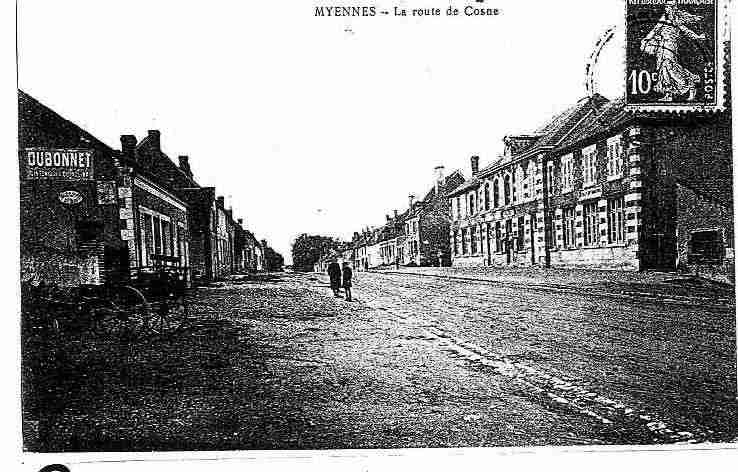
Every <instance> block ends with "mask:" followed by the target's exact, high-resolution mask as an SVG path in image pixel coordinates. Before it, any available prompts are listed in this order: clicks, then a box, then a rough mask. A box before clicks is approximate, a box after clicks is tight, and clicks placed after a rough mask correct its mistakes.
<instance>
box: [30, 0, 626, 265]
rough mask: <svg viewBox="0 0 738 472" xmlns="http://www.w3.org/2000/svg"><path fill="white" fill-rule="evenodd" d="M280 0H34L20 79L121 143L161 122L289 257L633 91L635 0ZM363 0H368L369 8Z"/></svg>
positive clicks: (172, 140) (170, 150)
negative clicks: (399, 10)
mask: <svg viewBox="0 0 738 472" xmlns="http://www.w3.org/2000/svg"><path fill="white" fill-rule="evenodd" d="M342 4H346V5H349V4H351V3H349V2H346V1H344V0H333V1H330V2H326V3H322V2H320V1H318V0H299V1H298V0H295V1H287V0H282V1H279V2H232V1H224V0H209V1H188V2H181V1H180V2H175V1H154V0H148V1H140V0H125V1H118V0H107V1H105V2H100V1H95V0H65V1H63V2H59V1H54V0H43V1H42V0H20V2H19V7H18V58H19V62H18V74H19V76H18V82H19V87H20V88H21V89H23V90H24V91H26V92H27V93H29V94H31V95H32V96H34V97H35V98H37V99H38V100H40V101H41V102H42V103H44V104H45V105H47V106H49V107H51V108H52V109H54V110H55V111H57V112H58V113H60V114H61V115H62V116H64V117H65V118H67V119H69V120H71V121H73V122H75V123H77V124H78V125H80V126H82V127H83V128H85V129H86V130H87V131H89V132H91V133H92V134H93V135H95V136H96V137H98V138H99V139H101V140H102V141H103V142H105V143H107V144H109V145H110V146H112V147H114V148H116V149H119V148H120V135H121V134H135V135H136V136H138V138H139V139H141V138H143V137H144V136H145V135H146V131H147V130H148V129H159V130H160V131H161V133H162V138H161V141H162V147H163V150H164V151H165V152H166V153H167V154H168V155H169V156H170V157H171V158H172V159H173V160H175V162H176V159H177V156H178V155H184V154H186V155H189V156H190V162H191V166H192V169H193V171H194V173H195V177H196V179H197V180H198V182H199V183H200V184H201V185H204V186H215V187H216V188H217V191H218V193H219V194H220V195H224V196H226V201H227V202H229V203H230V204H231V205H232V206H233V209H234V216H235V217H237V218H243V219H244V221H245V225H246V226H247V227H248V228H249V229H251V230H252V231H253V232H254V233H255V234H256V235H257V237H259V238H265V239H267V240H268V241H269V242H270V245H272V246H273V247H274V248H275V249H277V250H278V251H279V252H281V253H282V254H283V255H284V256H285V257H286V259H287V261H288V263H289V261H290V259H291V258H290V254H289V253H290V246H291V242H292V241H293V240H294V238H295V237H296V236H297V235H298V234H300V233H311V234H324V235H329V236H335V237H340V238H344V239H348V238H350V237H351V234H352V233H353V232H354V231H358V230H360V229H361V228H363V227H365V226H367V225H370V226H371V225H378V224H382V223H383V222H384V218H385V216H384V215H385V214H391V213H392V212H393V210H394V209H397V210H399V211H403V210H404V209H405V208H406V206H407V202H408V194H410V193H414V194H417V195H422V194H424V193H425V192H426V191H427V190H428V189H430V187H431V186H432V184H433V180H434V168H435V167H436V166H439V165H442V166H444V167H445V169H446V173H450V172H452V171H453V170H456V169H460V170H462V172H463V173H464V175H465V176H466V177H467V178H468V177H469V176H470V174H471V172H470V164H469V158H470V156H472V155H479V156H480V158H481V165H482V166H484V165H486V164H487V163H489V162H490V161H491V160H493V159H494V158H495V157H496V156H497V155H499V154H501V153H502V149H503V145H502V140H503V138H504V136H506V135H508V134H515V133H525V132H530V131H532V130H534V129H535V128H537V127H538V126H540V125H541V124H542V123H544V122H545V121H547V120H548V119H549V118H550V117H551V116H552V115H553V114H555V113H557V112H560V111H563V110H564V109H566V108H567V107H568V106H570V105H571V104H573V103H575V102H576V101H577V100H579V99H581V98H583V97H584V96H586V91H585V87H584V82H585V65H586V63H587V59H588V57H589V55H590V53H591V52H592V50H593V48H594V46H595V43H596V41H597V39H598V38H599V37H600V35H601V34H602V33H603V32H604V31H605V30H606V29H607V28H608V27H610V26H613V25H615V26H617V28H618V32H617V34H616V35H615V37H614V39H613V40H612V41H611V42H610V44H609V45H608V46H607V47H606V48H605V50H604V52H603V54H602V56H601V57H600V61H599V63H598V71H599V74H598V77H599V79H600V89H599V92H600V93H602V94H603V95H605V96H606V97H608V98H615V97H617V96H620V95H622V93H623V88H622V84H623V83H624V78H623V75H624V73H623V71H624V64H623V60H624V34H623V19H624V4H623V3H622V0H598V1H591V0H559V1H556V2H550V1H544V0H540V1H528V2H521V1H519V0H485V1H484V2H483V3H478V2H472V1H466V2H463V1H455V2H454V1H449V0H444V1H441V0H404V1H402V0H398V1H394V2H393V1H384V0H380V1H378V2H376V3H363V4H362V5H376V6H377V7H378V8H385V9H392V8H393V7H394V6H400V7H405V8H408V9H411V8H417V7H423V6H431V7H438V8H441V10H442V11H445V9H446V8H447V7H448V6H449V4H454V5H455V6H457V7H459V8H463V7H464V6H466V5H474V6H477V7H489V8H498V9H499V10H500V15H499V16H496V17H489V16H485V17H464V16H463V15H461V16H459V17H447V16H441V17H423V18H417V17H412V16H410V17H395V16H392V15H390V16H386V17H385V16H378V17H373V18H348V17H331V18H326V17H315V16H314V7H315V6H316V5H325V6H329V5H342ZM354 4H355V3H354Z"/></svg>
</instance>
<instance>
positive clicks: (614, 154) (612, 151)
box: [607, 136, 623, 179]
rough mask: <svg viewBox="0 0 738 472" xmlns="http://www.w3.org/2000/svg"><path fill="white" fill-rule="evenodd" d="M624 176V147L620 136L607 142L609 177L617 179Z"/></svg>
mask: <svg viewBox="0 0 738 472" xmlns="http://www.w3.org/2000/svg"><path fill="white" fill-rule="evenodd" d="M622 175H623V146H622V141H621V139H620V136H614V137H612V138H610V139H608V140H607V176H608V178H611V179H615V178H618V177H622Z"/></svg>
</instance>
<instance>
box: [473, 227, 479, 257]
mask: <svg viewBox="0 0 738 472" xmlns="http://www.w3.org/2000/svg"><path fill="white" fill-rule="evenodd" d="M478 239H479V235H478V231H477V227H476V226H472V228H471V253H472V254H476V253H477V240H478Z"/></svg>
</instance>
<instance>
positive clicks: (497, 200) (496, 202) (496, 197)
mask: <svg viewBox="0 0 738 472" xmlns="http://www.w3.org/2000/svg"><path fill="white" fill-rule="evenodd" d="M493 191H494V198H493V200H494V205H495V208H497V207H499V206H500V181H499V179H495V184H494V189H493Z"/></svg>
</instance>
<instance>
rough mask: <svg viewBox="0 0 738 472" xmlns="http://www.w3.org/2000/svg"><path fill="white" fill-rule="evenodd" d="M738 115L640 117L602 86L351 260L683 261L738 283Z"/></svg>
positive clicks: (443, 182) (516, 139) (638, 264)
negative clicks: (734, 118)
mask: <svg viewBox="0 0 738 472" xmlns="http://www.w3.org/2000/svg"><path fill="white" fill-rule="evenodd" d="M731 130H732V124H731V116H730V112H729V111H727V112H724V113H704V114H698V113H692V114H659V115H654V114H637V113H633V112H631V111H629V110H626V107H625V104H624V101H623V100H615V101H610V100H608V99H607V98H605V97H602V96H600V95H597V94H595V95H593V96H590V97H587V98H585V99H582V100H580V101H579V102H578V103H576V104H575V105H573V106H572V107H570V108H569V109H567V110H566V111H564V112H563V113H561V114H558V115H556V116H554V117H553V118H551V119H550V120H549V121H548V122H547V123H546V124H545V125H544V126H542V127H540V128H537V129H535V130H534V131H533V132H531V133H529V134H523V135H511V136H507V137H506V138H505V139H504V143H503V145H504V146H503V152H502V155H501V156H499V157H497V158H495V159H492V160H491V162H490V163H489V164H488V165H486V166H485V167H481V168H480V158H479V156H472V157H471V159H470V160H471V177H470V178H468V179H466V178H465V177H464V176H463V174H462V173H461V172H460V171H455V172H453V173H452V174H451V175H449V176H444V175H443V168H442V167H439V168H437V169H436V170H437V176H436V179H435V183H434V185H433V187H432V188H431V189H430V190H429V192H428V193H427V194H426V196H425V197H424V198H422V199H420V200H417V201H416V200H415V198H414V196H412V195H411V196H410V201H409V204H408V207H407V208H406V210H405V211H403V212H401V213H399V212H397V211H395V212H394V214H393V215H387V216H386V221H385V223H384V224H383V225H380V226H376V227H372V228H370V227H367V228H364V229H363V230H362V231H360V232H356V233H354V236H353V239H352V241H351V242H350V243H347V244H346V246H345V248H344V250H343V254H342V257H343V259H344V260H347V261H350V262H351V263H352V264H353V266H354V267H355V269H358V270H368V269H375V268H380V267H383V266H400V265H404V266H458V267H464V266H467V267H468V266H494V267H561V268H594V269H617V270H662V271H674V270H684V271H691V272H695V273H699V274H700V275H704V276H709V277H711V278H714V279H719V280H725V281H733V280H734V277H735V276H734V273H735V256H734V243H733V241H734V232H733V188H732V148H731V139H732V136H731Z"/></svg>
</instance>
